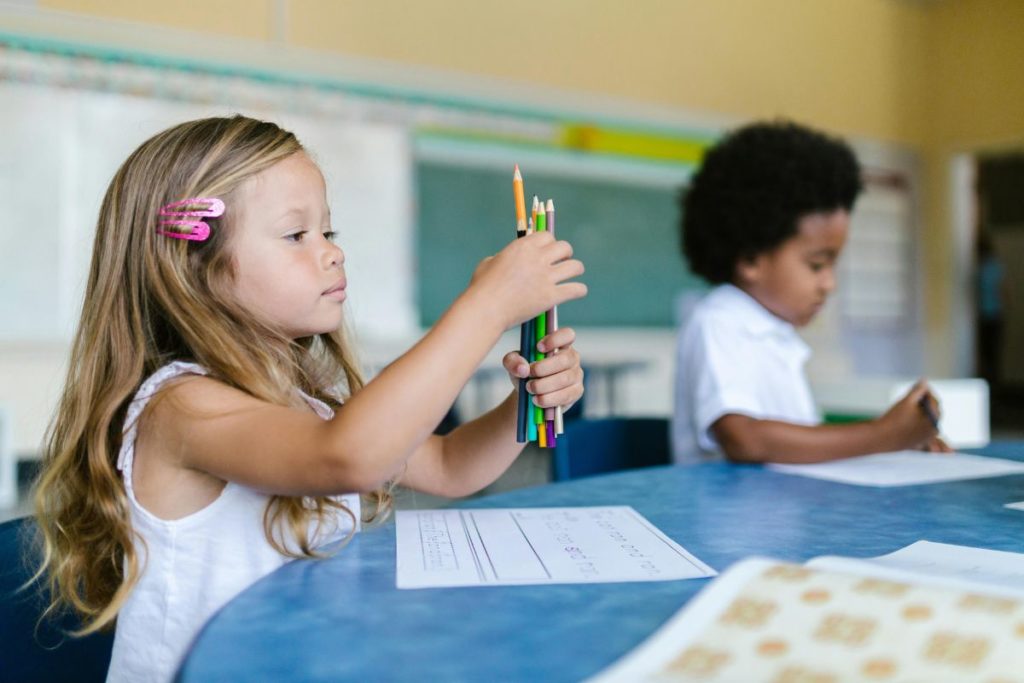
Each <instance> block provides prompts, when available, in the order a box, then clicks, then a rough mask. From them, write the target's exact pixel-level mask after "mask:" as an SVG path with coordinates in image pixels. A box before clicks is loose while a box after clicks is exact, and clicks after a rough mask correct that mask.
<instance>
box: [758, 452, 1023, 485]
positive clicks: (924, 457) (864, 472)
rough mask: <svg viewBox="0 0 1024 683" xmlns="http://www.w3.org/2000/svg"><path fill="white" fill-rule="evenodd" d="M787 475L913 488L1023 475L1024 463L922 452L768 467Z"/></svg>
mask: <svg viewBox="0 0 1024 683" xmlns="http://www.w3.org/2000/svg"><path fill="white" fill-rule="evenodd" d="M767 468H768V469H770V470H774V471H776V472H782V473H784V474H797V475H800V476H802V477H812V478H814V479H827V480H828V481H836V482H840V483H842V484H854V485H856V486H879V487H884V486H910V485H914V484H934V483H937V482H941V481H957V480H960V479H981V478H984V477H995V476H1000V475H1003V474H1021V473H1024V462H1017V461H1016V460H1004V459H1002V458H988V457H985V456H981V455H968V454H966V453H952V454H937V453H925V452H923V451H897V452H895V453H877V454H875V455H862V456H858V457H855V458H843V459H841V460H830V461H829V462H821V463H815V464H813V465H778V464H773V465H767Z"/></svg>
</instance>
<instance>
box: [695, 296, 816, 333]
mask: <svg viewBox="0 0 1024 683" xmlns="http://www.w3.org/2000/svg"><path fill="white" fill-rule="evenodd" d="M715 292H716V295H717V296H720V297H722V298H723V299H724V300H725V301H726V302H727V304H728V305H729V306H730V307H731V308H733V309H734V310H736V312H737V313H738V314H739V315H740V320H741V322H742V324H743V327H744V329H746V330H747V331H748V332H750V333H751V334H753V335H755V336H759V337H760V336H779V337H784V338H792V339H795V340H797V341H799V342H800V343H801V344H803V343H804V342H803V340H802V339H800V335H798V334H797V332H796V328H795V327H793V325H792V324H791V323H788V322H786V321H785V320H783V319H782V318H780V317H778V316H777V315H775V314H774V313H772V312H771V311H769V310H768V309H767V308H765V307H764V306H763V305H762V304H761V303H760V302H759V301H758V300H757V299H755V298H754V297H752V296H750V295H749V294H747V293H746V292H744V291H743V290H742V289H740V288H739V287H737V286H736V285H733V284H724V285H719V286H718V287H717V288H716V290H715Z"/></svg>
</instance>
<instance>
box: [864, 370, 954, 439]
mask: <svg viewBox="0 0 1024 683" xmlns="http://www.w3.org/2000/svg"><path fill="white" fill-rule="evenodd" d="M922 402H925V403H927V406H928V407H927V408H925V406H924V405H923V404H922ZM929 411H931V413H932V415H934V417H935V418H936V420H938V418H939V417H941V416H942V412H941V410H940V408H939V403H938V401H936V400H935V397H934V396H932V395H931V393H930V392H929V390H928V384H927V383H926V382H925V381H924V380H919V381H918V382H917V383H916V384H915V385H914V386H912V387H911V388H910V391H908V392H907V393H906V395H905V396H904V397H903V398H901V399H900V400H899V401H897V402H896V403H894V404H893V405H892V407H891V408H889V410H887V411H886V412H885V414H884V415H882V417H880V418H878V419H879V422H881V423H882V424H883V425H885V428H886V431H887V432H888V433H889V435H890V437H891V439H892V441H893V443H894V444H895V445H896V448H897V449H904V448H921V447H922V445H923V444H932V443H933V441H934V440H936V439H937V438H938V430H937V429H936V428H935V425H934V424H932V421H931V417H929ZM938 441H939V442H940V443H942V442H941V440H938ZM943 445H945V444H944V443H943ZM946 449H949V447H948V446H946ZM926 450H941V449H940V448H935V449H932V448H927V449H926Z"/></svg>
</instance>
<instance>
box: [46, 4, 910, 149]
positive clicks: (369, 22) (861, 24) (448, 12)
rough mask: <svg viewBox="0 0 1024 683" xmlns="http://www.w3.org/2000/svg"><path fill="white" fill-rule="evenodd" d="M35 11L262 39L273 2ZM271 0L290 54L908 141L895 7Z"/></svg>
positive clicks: (905, 76)
mask: <svg viewBox="0 0 1024 683" xmlns="http://www.w3.org/2000/svg"><path fill="white" fill-rule="evenodd" d="M40 5H43V6H48V7H51V8H57V9H63V10H68V11H73V12H84V13H89V14H95V15H100V16H104V17H115V18H121V19H130V20H135V21H145V22H150V23H153V24H169V25H174V26H178V27H198V24H200V23H201V25H202V27H203V28H205V29H207V30H210V31H212V32H215V33H217V32H219V33H224V34H229V35H233V36H238V35H241V36H246V37H250V38H256V39H270V38H271V37H272V36H273V35H274V28H273V21H274V12H273V9H272V8H273V6H275V3H273V2H272V1H271V0H264V1H262V2H260V1H257V0H198V1H197V0H193V1H191V2H187V1H185V2H182V1H178V2H171V3H169V2H166V1H165V0H40ZM205 7H213V8H215V10H216V11H214V12H208V11H207V10H205V9H203V8H205ZM283 7H284V11H283V14H284V15H285V17H286V19H285V21H284V24H285V26H284V28H283V29H282V33H283V34H284V35H285V36H286V37H287V40H288V42H289V43H291V44H293V45H296V46H300V47H307V48H313V49H317V50H324V51H333V52H338V53H344V54H347V55H357V56H362V57H373V58H378V59H383V60H389V61H393V62H399V63H411V64H416V65H419V66H427V67H436V68H439V69H445V70H452V71H457V72H464V73H467V74H472V75H477V76H486V77H497V78H500V79H507V80H510V81H520V82H524V81H529V82H535V83H541V84H544V85H547V86H552V87H558V88H566V89H570V90H574V91H590V92H594V93H600V94H602V95H610V96H615V97H622V98H627V99H631V100H638V101H642V102H648V103H653V104H660V105H670V106H674V107H681V108H686V109H690V110H697V111H705V112H711V113H716V114H720V115H721V114H725V115H728V116H730V117H739V118H751V117H757V116H772V115H789V116H792V117H795V118H800V119H803V120H807V121H813V122H815V123H817V124H818V125H819V126H823V127H827V128H831V129H834V130H836V131H842V132H847V133H855V134H859V135H863V136H866V137H872V138H876V139H880V140H888V141H902V142H918V141H919V140H918V132H919V126H918V125H917V123H918V121H919V120H920V114H921V107H922V102H923V91H922V84H921V79H920V78H919V74H920V72H921V69H922V67H923V59H924V47H925V38H926V36H925V28H926V27H925V20H926V12H925V11H923V10H922V9H921V8H920V7H919V6H918V5H916V4H913V3H908V2H904V1H894V0H770V1H768V0H713V1H710V2H709V1H708V0H635V1H633V2H625V1H623V0H519V1H518V2H497V1H495V0H491V1H486V0H485V1H483V2H481V1H480V0H430V1H429V2H410V1H409V0H372V1H367V0H284V2H283ZM171 8H173V9H171ZM513 10H514V13H513Z"/></svg>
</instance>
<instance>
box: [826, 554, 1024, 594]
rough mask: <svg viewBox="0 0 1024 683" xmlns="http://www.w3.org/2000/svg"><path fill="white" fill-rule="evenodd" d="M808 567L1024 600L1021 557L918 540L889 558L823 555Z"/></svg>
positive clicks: (1023, 576) (888, 556) (1023, 570)
mask: <svg viewBox="0 0 1024 683" xmlns="http://www.w3.org/2000/svg"><path fill="white" fill-rule="evenodd" d="M807 566H808V567H818V568H825V569H832V570H834V571H850V572H853V573H865V574H872V575H875V576H880V577H886V578H892V579H902V580H906V581H915V582H917V583H926V584H929V585H941V586H948V587H951V588H960V589H965V590H975V591H980V592H984V593H998V594H1001V595H1009V594H1012V595H1015V596H1016V597H1024V554H1021V553H1011V552H1006V551H1003V550H989V549H987V548H974V547H971V546H966V545H953V544H950V543H935V542H934V541H917V542H916V543H912V544H910V545H908V546H906V547H905V548H900V549H899V550H897V551H895V552H891V553H889V554H888V555H880V556H878V557H870V558H866V559H854V558H848V557H837V556H831V555H826V556H824V557H816V558H814V559H813V560H811V561H809V562H807ZM878 570H881V571H878Z"/></svg>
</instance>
